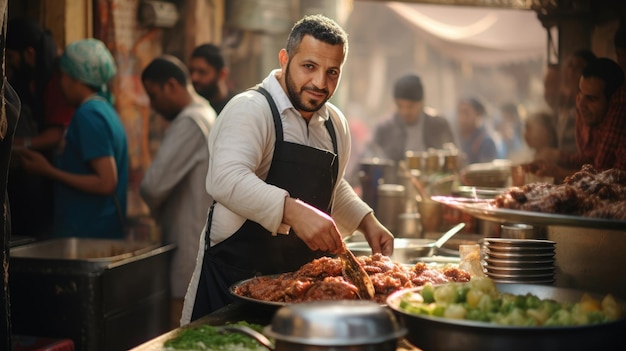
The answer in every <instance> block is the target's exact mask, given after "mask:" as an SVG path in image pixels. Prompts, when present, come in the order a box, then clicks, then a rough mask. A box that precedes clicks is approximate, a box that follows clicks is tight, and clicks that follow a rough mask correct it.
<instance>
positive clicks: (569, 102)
mask: <svg viewBox="0 0 626 351" xmlns="http://www.w3.org/2000/svg"><path fill="white" fill-rule="evenodd" d="M595 58H596V55H595V54H594V53H593V52H591V51H590V50H587V49H582V50H578V51H576V52H574V53H573V54H572V55H571V56H570V57H569V58H568V59H567V61H566V63H565V66H564V67H563V72H562V73H561V90H560V97H559V105H558V107H557V110H556V118H557V119H556V123H555V125H556V133H557V136H558V142H559V149H560V150H562V151H564V152H567V153H572V152H576V151H577V149H576V96H577V94H578V84H579V83H580V77H581V75H582V71H583V69H584V68H585V66H586V65H587V64H588V63H589V62H590V61H592V60H594V59H595Z"/></svg>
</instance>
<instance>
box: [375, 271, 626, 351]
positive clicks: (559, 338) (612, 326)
mask: <svg viewBox="0 0 626 351" xmlns="http://www.w3.org/2000/svg"><path fill="white" fill-rule="evenodd" d="M496 287H497V288H498V290H499V291H501V292H506V293H511V294H516V295H525V294H527V293H531V294H534V295H536V296H538V297H539V298H542V299H548V298H549V299H554V300H556V301H562V302H576V301H580V298H581V297H582V295H583V293H584V292H583V291H580V290H572V289H564V288H555V287H551V286H543V285H534V284H499V283H498V284H496ZM418 289H420V288H417V289H407V290H400V291H398V292H396V293H393V294H392V295H390V296H389V297H388V298H387V305H388V306H389V307H390V308H391V309H393V311H394V312H395V313H396V316H398V318H399V319H401V320H402V321H403V323H404V325H406V327H407V329H408V335H407V339H408V340H409V341H410V342H411V343H412V344H414V345H415V346H417V347H419V348H420V349H423V350H428V351H439V350H441V351H444V350H445V351H466V350H481V351H500V350H507V351H527V350H536V351H543V350H545V351H561V350H562V351H578V350H580V351H583V350H584V351H587V350H615V349H616V348H617V349H619V345H621V344H622V343H623V340H622V339H623V338H622V334H623V331H624V330H625V328H626V319H620V320H618V321H615V322H610V323H604V324H597V325H587V326H572V327H515V326H503V325H495V324H489V323H483V322H476V321H469V320H455V319H449V318H440V317H432V316H424V315H413V314H408V313H406V312H404V311H402V310H401V309H400V308H399V307H398V303H399V300H400V296H401V295H402V294H403V293H406V292H408V291H411V290H418ZM597 297H601V296H597Z"/></svg>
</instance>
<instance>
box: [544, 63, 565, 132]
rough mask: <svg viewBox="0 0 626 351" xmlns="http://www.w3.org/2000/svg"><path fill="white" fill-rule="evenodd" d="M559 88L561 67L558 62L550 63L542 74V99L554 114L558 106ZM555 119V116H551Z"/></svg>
mask: <svg viewBox="0 0 626 351" xmlns="http://www.w3.org/2000/svg"><path fill="white" fill-rule="evenodd" d="M560 90H561V67H560V66H559V65H558V64H554V63H551V64H549V65H548V67H547V68H546V73H545V74H544V76H543V99H544V101H545V102H546V104H547V105H548V107H549V108H550V110H551V112H552V113H553V114H555V116H556V111H557V108H558V106H559V96H560ZM553 118H554V119H555V120H556V117H553Z"/></svg>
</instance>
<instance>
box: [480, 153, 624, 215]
mask: <svg viewBox="0 0 626 351" xmlns="http://www.w3.org/2000/svg"><path fill="white" fill-rule="evenodd" d="M492 205H494V206H495V207H498V208H508V209H515V210H523V211H535V212H543V213H554V214H564V215H576V216H582V217H590V218H604V219H619V220H622V219H626V172H625V171H622V170H619V169H609V170H605V171H598V170H596V169H595V168H594V167H593V166H591V165H584V166H583V167H582V168H581V170H580V171H578V172H576V173H574V174H572V175H571V176H569V177H567V178H566V179H565V181H564V182H563V183H562V184H558V185H555V184H547V183H531V184H526V185H524V186H522V187H519V188H510V189H508V190H506V191H505V192H504V193H502V194H500V195H498V196H496V197H495V198H494V200H493V201H492Z"/></svg>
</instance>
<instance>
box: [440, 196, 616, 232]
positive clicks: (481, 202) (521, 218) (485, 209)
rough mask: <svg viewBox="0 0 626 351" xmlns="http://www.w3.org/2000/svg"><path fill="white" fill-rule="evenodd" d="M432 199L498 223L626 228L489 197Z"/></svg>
mask: <svg viewBox="0 0 626 351" xmlns="http://www.w3.org/2000/svg"><path fill="white" fill-rule="evenodd" d="M431 199H432V200H434V201H437V202H439V203H442V204H444V205H448V206H451V207H453V208H456V209H458V210H460V211H463V212H465V213H467V214H470V215H472V216H474V217H476V218H479V219H483V220H488V221H494V222H499V223H526V224H535V225H561V226H571V227H585V228H596V229H611V230H626V221H623V220H614V219H605V218H591V217H582V216H573V215H563V214H554V213H544V212H532V211H520V210H512V209H506V208H498V207H495V206H493V205H492V204H491V201H492V200H489V199H469V198H464V197H453V196H433V197H431Z"/></svg>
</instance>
